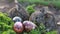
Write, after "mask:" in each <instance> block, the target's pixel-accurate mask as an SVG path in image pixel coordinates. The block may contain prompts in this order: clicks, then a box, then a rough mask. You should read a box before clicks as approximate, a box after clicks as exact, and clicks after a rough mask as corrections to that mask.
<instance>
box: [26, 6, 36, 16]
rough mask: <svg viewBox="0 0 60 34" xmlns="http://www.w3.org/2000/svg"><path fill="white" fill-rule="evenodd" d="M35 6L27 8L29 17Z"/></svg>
mask: <svg viewBox="0 0 60 34" xmlns="http://www.w3.org/2000/svg"><path fill="white" fill-rule="evenodd" d="M34 6H35V5H29V6H27V8H26V10H27V11H28V13H29V15H31V14H32V13H33V12H35V9H34V8H33V7H34Z"/></svg>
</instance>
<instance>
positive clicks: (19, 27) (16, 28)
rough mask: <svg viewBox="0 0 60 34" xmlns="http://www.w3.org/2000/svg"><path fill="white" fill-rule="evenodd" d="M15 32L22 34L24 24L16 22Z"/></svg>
mask: <svg viewBox="0 0 60 34" xmlns="http://www.w3.org/2000/svg"><path fill="white" fill-rule="evenodd" d="M13 28H14V31H15V32H18V33H19V32H22V31H23V24H22V23H21V22H16V23H15V24H14V27H13Z"/></svg>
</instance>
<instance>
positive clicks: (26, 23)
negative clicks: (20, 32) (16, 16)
mask: <svg viewBox="0 0 60 34" xmlns="http://www.w3.org/2000/svg"><path fill="white" fill-rule="evenodd" d="M23 25H24V27H25V30H26V31H30V30H32V29H35V27H36V25H35V24H34V23H33V22H31V21H24V22H23Z"/></svg>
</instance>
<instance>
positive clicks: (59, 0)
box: [18, 0, 60, 8]
mask: <svg viewBox="0 0 60 34" xmlns="http://www.w3.org/2000/svg"><path fill="white" fill-rule="evenodd" d="M18 1H19V2H20V3H21V1H22V3H23V2H28V3H31V4H33V3H36V4H42V5H49V4H50V3H52V4H54V6H56V7H57V8H60V0H18Z"/></svg>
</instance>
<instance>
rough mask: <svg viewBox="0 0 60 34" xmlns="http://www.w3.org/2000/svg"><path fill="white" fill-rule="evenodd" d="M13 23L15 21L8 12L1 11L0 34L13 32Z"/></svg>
mask: <svg viewBox="0 0 60 34" xmlns="http://www.w3.org/2000/svg"><path fill="white" fill-rule="evenodd" d="M13 24H14V22H13V21H12V19H11V18H10V17H8V15H7V14H6V13H2V12H0V34H13V33H12V32H13V30H12V26H13ZM9 29H10V30H11V31H10V30H9Z"/></svg>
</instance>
